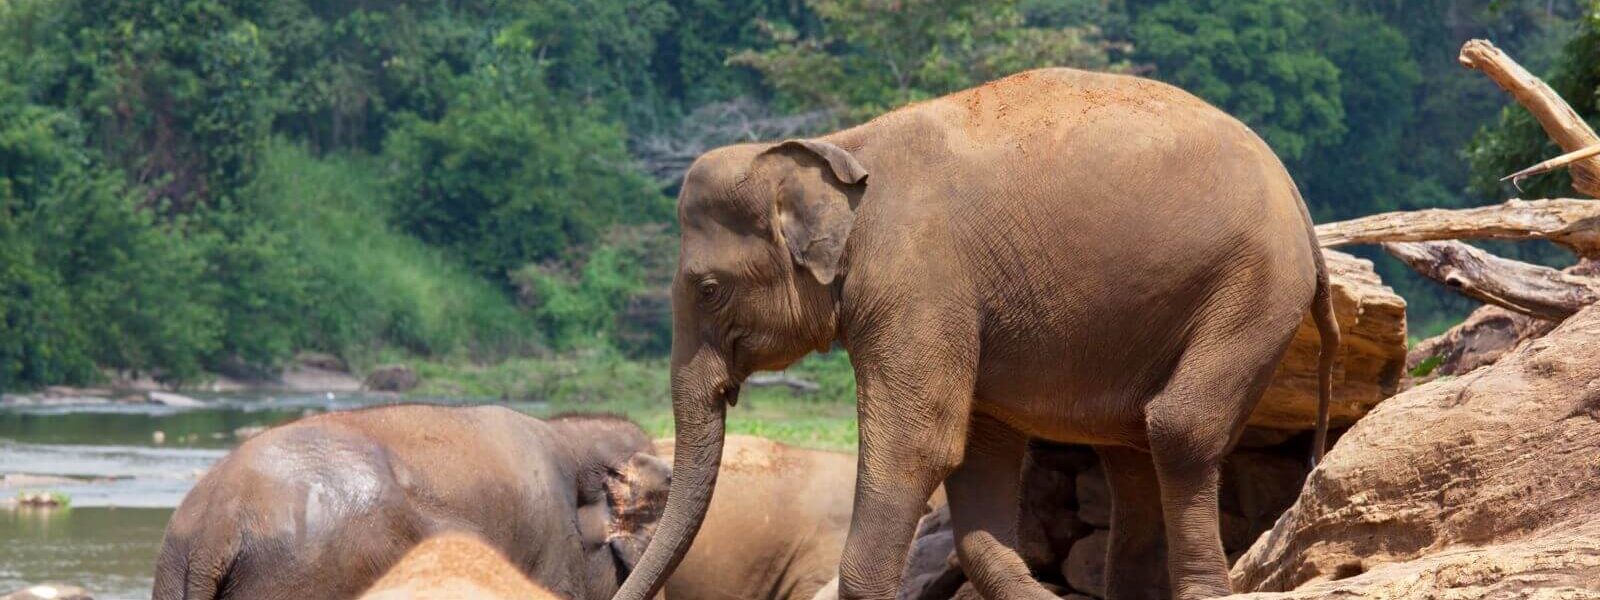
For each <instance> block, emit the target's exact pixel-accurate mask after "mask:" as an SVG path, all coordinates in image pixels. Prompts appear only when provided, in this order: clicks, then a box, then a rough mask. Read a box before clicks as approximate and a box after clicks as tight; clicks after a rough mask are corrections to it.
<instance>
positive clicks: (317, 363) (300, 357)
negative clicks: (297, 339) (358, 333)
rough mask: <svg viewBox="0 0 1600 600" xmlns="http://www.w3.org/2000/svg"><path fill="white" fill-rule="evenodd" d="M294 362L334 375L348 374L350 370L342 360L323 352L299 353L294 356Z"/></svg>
mask: <svg viewBox="0 0 1600 600" xmlns="http://www.w3.org/2000/svg"><path fill="white" fill-rule="evenodd" d="M294 362H295V364H299V365H304V366H307V367H312V368H316V369H322V370H324V371H333V372H335V373H348V372H350V368H349V367H347V366H345V364H344V359H342V358H339V357H337V356H334V355H332V354H327V353H323V352H301V353H300V354H297V355H295V357H294Z"/></svg>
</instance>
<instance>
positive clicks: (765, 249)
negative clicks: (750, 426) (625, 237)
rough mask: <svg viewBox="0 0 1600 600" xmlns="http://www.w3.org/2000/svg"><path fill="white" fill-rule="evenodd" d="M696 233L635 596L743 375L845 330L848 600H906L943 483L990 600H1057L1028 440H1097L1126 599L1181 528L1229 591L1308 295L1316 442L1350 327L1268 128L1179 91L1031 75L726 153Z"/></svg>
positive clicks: (1181, 591) (699, 169)
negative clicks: (1224, 494)
mask: <svg viewBox="0 0 1600 600" xmlns="http://www.w3.org/2000/svg"><path fill="white" fill-rule="evenodd" d="M678 220H679V223H680V225H681V231H682V233H681V245H680V254H679V256H678V268H677V273H676V276H675V279H674V281H673V284H672V289H671V294H672V306H673V340H672V359H671V367H672V399H673V411H674V415H675V417H676V427H677V431H676V440H677V455H676V457H675V459H674V469H673V475H674V477H673V482H672V492H671V495H670V496H669V499H668V503H667V508H666V512H665V515H664V516H663V518H662V521H661V527H660V530H659V531H658V533H657V535H656V537H655V538H654V542H653V543H652V544H651V545H650V547H649V549H648V550H647V551H646V553H645V554H644V556H643V557H642V559H641V560H640V563H639V566H638V568H637V569H636V570H635V571H634V572H633V574H632V575H630V576H629V578H628V581H627V583H626V584H624V585H623V587H622V589H621V591H620V592H619V593H618V596H617V597H618V598H620V599H622V600H643V599H644V598H646V597H648V596H650V595H651V594H653V593H654V592H655V591H656V590H657V589H658V588H659V587H660V586H661V585H663V584H664V583H665V581H666V577H667V575H668V574H669V573H670V572H671V571H672V569H673V568H674V567H675V566H676V565H677V563H678V562H679V560H681V559H682V557H683V555H684V553H685V552H686V551H687V550H688V548H689V545H690V543H691V542H692V541H693V540H694V537H695V533H696V532H697V531H698V529H699V527H700V523H701V521H702V520H703V518H704V516H705V513H706V509H707V507H708V506H709V504H710V501H711V493H712V489H713V487H714V486H715V485H716V481H717V471H718V461H719V459H720V457H721V455H722V445H723V433H724V415H725V411H726V409H727V407H728V406H731V405H733V404H734V403H735V402H736V401H737V400H738V391H739V384H740V382H742V381H743V380H744V379H745V377H746V376H748V375H749V374H750V373H751V372H753V371H758V370H770V369H781V368H783V367H785V366H787V365H789V364H791V363H793V362H794V361H796V360H798V359H799V358H801V357H802V356H804V355H806V354H807V353H809V352H811V351H812V350H822V349H826V348H828V347H830V346H831V345H833V344H835V343H839V344H841V345H843V346H844V347H845V348H846V349H848V350H849V352H850V358H851V362H852V364H853V366H854V369H855V375H856V382H857V403H858V411H859V415H860V434H861V442H860V453H859V459H858V466H859V468H858V473H859V474H858V478H857V482H856V488H855V510H854V516H853V518H852V521H851V525H850V532H849V535H848V538H847V541H846V544H845V549H844V554H843V558H842V562H841V564H840V567H839V576H840V584H839V592H840V596H841V597H843V598H846V599H859V598H875V599H886V598H891V597H893V596H894V595H895V591H896V589H897V585H898V581H897V579H898V578H899V576H900V574H901V563H902V562H903V561H904V557H905V556H906V548H907V545H908V544H909V542H910V539H911V534H912V530H913V528H914V527H915V526H916V522H917V517H918V515H920V514H921V512H922V507H923V502H924V500H925V499H926V498H927V497H928V495H929V493H930V492H932V491H933V490H934V488H935V486H937V485H939V483H940V482H941V481H943V482H944V483H945V486H946V490H947V492H948V494H949V500H950V507H951V514H952V520H953V524H954V527H955V532H956V537H957V539H958V540H959V541H958V543H957V552H958V554H959V557H960V560H961V564H962V565H963V566H964V567H965V568H966V570H967V573H968V574H969V575H970V577H971V579H972V581H973V582H974V584H975V586H976V587H977V589H978V590H980V591H981V592H982V594H983V595H984V596H985V597H988V598H1048V597H1050V596H1049V595H1048V592H1047V591H1046V590H1044V589H1043V587H1041V586H1040V585H1039V584H1038V583H1037V582H1035V581H1033V580H1032V579H1031V578H1030V577H1029V574H1028V571H1027V569H1026V567H1025V566H1024V564H1023V562H1022V560H1020V559H1019V558H1018V556H1017V553H1016V552H1015V551H1014V550H1013V548H1014V547H1015V545H1016V544H1015V542H1016V540H1015V538H1016V523H1017V488H1018V473H1019V470H1020V464H1021V462H1022V457H1023V453H1024V449H1025V447H1026V444H1027V441H1028V439H1029V438H1030V437H1032V438H1041V439H1046V440H1053V441H1057V442H1069V443H1079V444H1091V445H1094V446H1096V447H1097V448H1098V449H1099V451H1100V454H1101V457H1102V459H1103V461H1104V463H1105V465H1106V470H1107V472H1108V474H1109V477H1110V480H1111V482H1112V486H1113V487H1114V490H1113V495H1114V496H1115V501H1114V516H1113V521H1114V522H1113V525H1112V527H1113V530H1114V533H1113V534H1112V540H1111V542H1110V544H1109V547H1110V549H1109V555H1110V560H1109V564H1111V565H1112V567H1111V570H1110V572H1109V573H1108V574H1107V577H1108V584H1107V585H1108V590H1109V592H1108V593H1109V595H1110V596H1111V597H1112V598H1118V599H1122V598H1132V597H1144V596H1153V595H1158V594H1161V593H1162V592H1163V591H1164V590H1153V589H1150V588H1151V586H1150V585H1149V582H1152V581H1157V580H1159V578H1158V577H1156V576H1155V575H1154V574H1152V573H1144V572H1139V571H1140V570H1139V568H1138V567H1137V566H1133V565H1139V564H1140V563H1141V562H1143V561H1137V560H1132V557H1135V556H1142V555H1147V554H1150V553H1152V552H1155V549H1156V548H1157V547H1158V545H1159V544H1160V543H1161V538H1162V537H1163V534H1162V532H1164V537H1165V540H1166V542H1167V547H1168V548H1169V555H1168V556H1169V560H1168V565H1167V568H1168V570H1169V572H1170V575H1171V579H1170V581H1171V584H1172V592H1173V594H1174V595H1175V596H1176V597H1178V598H1201V597H1208V596H1215V595H1221V594H1225V593H1227V592H1228V591H1229V589H1228V577H1227V564H1226V562H1225V559H1224V557H1223V551H1222V544H1221V541H1220V537H1219V534H1218V527H1217V478H1218V463H1219V461H1221V460H1222V458H1223V456H1224V455H1225V454H1226V453H1227V451H1228V449H1229V447H1230V446H1231V445H1232V444H1233V442H1234V440H1235V439H1236V438H1237V437H1238V435H1239V433H1240V431H1241V430H1242V428H1243V427H1244V424H1245V420H1246V418H1247V417H1248V416H1249V414H1250V412H1251V410H1252V409H1253V408H1254V407H1255V405H1256V402H1257V401H1258V400H1259V398H1260V396H1261V393H1262V391H1263V389H1264V388H1265V387H1266V385H1267V383H1268V380H1269V378H1270V376H1271V374H1272V372H1273V369H1274V367H1275V365H1276V364H1277V363H1278V361H1279V359H1280V357H1281V356H1282V354H1283V353H1284V350H1285V349H1286V348H1287V347H1288V344H1289V341H1290V338H1291V337H1292V336H1293V335H1294V332H1295V330H1296V328H1297V327H1298V326H1299V324H1300V322H1301V320H1302V317H1303V316H1304V315H1305V313H1306V311H1307V309H1308V308H1310V309H1311V314H1312V317H1313V318H1314V320H1315V321H1316V324H1317V326H1318V329H1319V332H1320V333H1321V336H1322V361H1321V365H1320V368H1321V373H1320V378H1321V381H1320V383H1321V390H1320V391H1321V398H1320V403H1321V408H1322V411H1321V412H1322V416H1321V418H1319V430H1318V431H1319V436H1318V437H1319V439H1320V438H1321V434H1322V432H1323V431H1324V430H1325V421H1326V408H1327V403H1328V396H1329V394H1330V388H1331V379H1330V376H1329V372H1330V369H1331V361H1332V359H1333V355H1334V350H1335V349H1336V348H1337V345H1338V330H1337V325H1336V324H1335V323H1334V321H1333V312H1332V306H1331V301H1330V299H1329V294H1328V284H1327V275H1326V270H1325V269H1324V267H1323V264H1322V255H1321V252H1320V250H1319V249H1318V247H1317V244H1316V240H1315V238H1314V235H1313V232H1312V228H1311V221H1310V218H1309V216H1308V215H1307V212H1306V208H1305V205H1304V203H1303V202H1302V201H1301V199H1300V195H1299V193H1298V191H1297V190H1296V189H1295V186H1294V183H1293V181H1292V180H1291V179H1290V177H1289V174H1288V173H1287V172H1286V171H1285V170H1284V167H1283V165H1282V164H1281V163H1280V162H1279V161H1278V159H1277V157H1275V156H1274V155H1273V153H1272V151H1271V150H1270V149H1269V148H1268V147H1267V145H1266V144H1265V143H1264V142H1262V140H1261V139H1260V138H1259V137H1257V136H1256V135H1255V134H1254V133H1252V132H1251V131H1250V130H1249V128H1247V127H1246V126H1245V125H1244V124H1242V123H1240V122H1239V121H1238V120H1236V119H1234V118H1232V117H1230V116H1228V115H1227V114H1225V113H1223V112H1222V111H1220V110H1218V109H1217V108H1215V107H1213V106H1211V105H1209V104H1206V103H1205V102H1204V101H1202V100H1200V99H1198V98H1196V97H1194V96H1192V95H1190V94H1188V93H1186V92H1184V91H1182V90H1179V89H1177V88H1174V87H1172V86H1168V85H1165V84H1161V83H1157V82H1154V81H1149V80H1145V79H1140V78H1136V77H1127V76H1121V75H1110V74H1100V73H1089V72H1083V71H1076V70H1071V69H1046V70H1037V71H1029V72H1025V73H1020V74H1017V75H1014V76H1011V77H1008V78H1005V79H1002V80H999V81H995V82H993V83H989V84H986V85H984V86H981V87H978V88H973V89H970V90H966V91H963V92H958V93H955V94H952V95H950V96H946V97H943V98H939V99H936V100H932V101H928V102H922V103H918V104H914V105H911V106H908V107H905V108H902V109H900V110H896V111H894V112H891V113H888V114H886V115H883V116H881V117H879V118H877V119H874V120H873V121H871V122H868V123H866V124H864V125H861V126H858V127H854V128H851V129H847V130H844V131H840V132H837V133H833V134H829V135H826V136H823V137H819V138H815V139H804V140H792V141H787V142H782V143H775V144H744V145H737V146H730V147H726V148H720V149H717V150H713V151H711V152H708V153H707V154H705V155H704V156H701V157H700V158H699V159H698V160H696V161H695V163H694V164H693V166H691V167H690V169H689V171H688V173H687V174H686V175H685V179H684V182H683V187H682V190H681V192H680V194H679V198H678ZM1318 445H1319V447H1320V445H1321V444H1318ZM1163 522H1164V526H1163Z"/></svg>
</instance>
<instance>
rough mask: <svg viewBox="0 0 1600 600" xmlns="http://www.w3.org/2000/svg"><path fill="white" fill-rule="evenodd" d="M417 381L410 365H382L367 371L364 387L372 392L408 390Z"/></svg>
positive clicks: (414, 385) (414, 386)
mask: <svg viewBox="0 0 1600 600" xmlns="http://www.w3.org/2000/svg"><path fill="white" fill-rule="evenodd" d="M417 383H418V380H417V372H416V371H413V370H411V367H408V366H405V365H383V366H381V367H377V368H374V369H373V370H372V371H371V372H370V373H367V380H366V383H365V387H366V388H367V389H368V390H371V391H374V392H409V391H411V390H412V389H414V388H416V387H417Z"/></svg>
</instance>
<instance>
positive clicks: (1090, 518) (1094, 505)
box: [1077, 464, 1111, 528]
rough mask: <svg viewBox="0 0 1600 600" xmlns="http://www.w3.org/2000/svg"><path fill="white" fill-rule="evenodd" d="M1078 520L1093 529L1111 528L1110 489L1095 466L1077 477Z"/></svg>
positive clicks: (1098, 468) (1104, 477)
mask: <svg viewBox="0 0 1600 600" xmlns="http://www.w3.org/2000/svg"><path fill="white" fill-rule="evenodd" d="M1077 490H1078V520H1080V521H1083V522H1084V523H1088V524H1089V525H1092V526H1094V527H1101V528H1105V527H1110V526H1111V487H1110V486H1109V485H1108V484H1107V483H1106V475H1105V471H1102V470H1101V469H1100V465H1098V464H1096V465H1095V466H1094V467H1093V468H1090V469H1086V470H1084V471H1080V472H1079V473H1078V475H1077Z"/></svg>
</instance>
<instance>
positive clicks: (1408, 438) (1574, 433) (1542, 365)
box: [1232, 307, 1600, 598]
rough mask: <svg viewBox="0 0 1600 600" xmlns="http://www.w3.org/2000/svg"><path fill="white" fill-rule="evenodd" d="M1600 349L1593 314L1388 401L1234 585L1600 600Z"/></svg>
mask: <svg viewBox="0 0 1600 600" xmlns="http://www.w3.org/2000/svg"><path fill="white" fill-rule="evenodd" d="M1597 355H1600V308H1594V307H1591V308H1588V309H1586V310H1584V311H1582V312H1580V313H1578V314H1576V315H1574V316H1573V317H1571V318H1569V319H1568V320H1567V321H1566V322H1565V323H1563V324H1562V325H1561V326H1560V327H1558V328H1557V329H1556V330H1555V331H1553V332H1551V333H1550V334H1549V335H1547V336H1545V337H1543V338H1540V339H1537V340H1534V341H1531V342H1528V343H1525V344H1523V345H1521V346H1519V347H1518V348H1517V349H1516V350H1514V351H1512V352H1510V353H1508V354H1506V355H1505V356H1504V357H1503V358H1501V359H1500V360H1499V361H1498V362H1496V363H1495V364H1493V365H1490V366H1487V367H1483V368H1480V369H1478V370H1475V371H1472V372H1470V373H1467V374H1466V375H1463V376H1460V377H1456V378H1453V379H1447V380H1440V381H1435V382H1433V383H1429V384H1427V385H1423V386H1420V387H1417V388H1414V389H1411V390H1409V391H1407V392H1404V393H1402V394H1400V395H1397V396H1395V397H1393V398H1390V399H1388V400H1386V401H1384V402H1383V403H1382V404H1380V405H1378V407H1377V408H1375V409H1374V410H1373V411H1372V412H1371V413H1369V414H1368V415H1367V416H1366V417H1365V418H1363V419H1362V420H1361V421H1360V422H1358V423H1357V424H1356V425H1355V426H1354V427H1353V428H1351V429H1350V431H1349V432H1348V434H1346V435H1345V436H1344V439H1342V440H1340V442H1339V444H1338V445H1337V446H1336V447H1335V448H1334V449H1333V451H1332V452H1331V453H1330V454H1329V455H1328V457H1327V460H1326V461H1325V462H1324V463H1323V464H1322V466H1320V467H1319V468H1318V469H1317V470H1316V471H1314V472H1313V473H1312V474H1311V475H1310V478H1309V481H1308V482H1307V484H1306V486H1305V489H1304V491H1303V492H1302V493H1301V494H1300V496H1299V499H1298V500H1297V501H1296V503H1295V505H1294V506H1293V507H1292V508H1290V509H1289V510H1288V512H1286V513H1285V514H1284V515H1283V517H1282V519H1281V520H1280V521H1279V522H1278V524H1277V526H1276V527H1274V528H1273V530H1272V531H1270V532H1269V533H1267V534H1266V535H1264V536H1263V537H1262V538H1261V539H1260V540H1258V541H1257V542H1256V543H1255V545H1254V546H1253V547H1252V548H1251V549H1250V551H1249V552H1248V553H1247V554H1245V556H1244V557H1243V558H1242V559H1240V560H1239V561H1238V563H1237V564H1235V565H1234V567H1233V572H1232V580H1233V585H1234V588H1235V589H1236V590H1239V591H1260V592H1273V591H1286V590H1294V591H1292V592H1289V593H1287V594H1283V595H1277V594H1269V595H1262V596H1259V597H1274V598H1276V597H1285V598H1323V597H1329V596H1331V595H1338V596H1339V597H1355V598H1484V597H1516V598H1521V597H1528V596H1529V595H1532V594H1537V595H1538V596H1539V597H1548V598H1558V597H1559V598H1569V597H1570V598H1578V597H1585V598H1595V597H1600V520H1597V519H1596V518H1595V515H1596V514H1600V476H1597V475H1600V471H1597V470H1600V449H1597V448H1596V444H1597V441H1600V361H1596V360H1595V357H1596V356H1597ZM1534 590H1537V591H1534Z"/></svg>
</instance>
